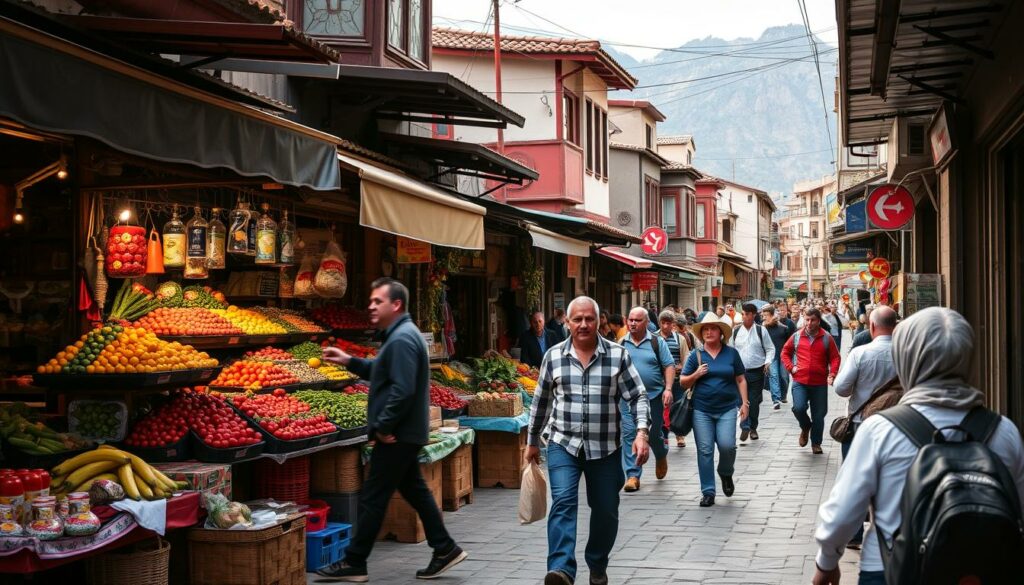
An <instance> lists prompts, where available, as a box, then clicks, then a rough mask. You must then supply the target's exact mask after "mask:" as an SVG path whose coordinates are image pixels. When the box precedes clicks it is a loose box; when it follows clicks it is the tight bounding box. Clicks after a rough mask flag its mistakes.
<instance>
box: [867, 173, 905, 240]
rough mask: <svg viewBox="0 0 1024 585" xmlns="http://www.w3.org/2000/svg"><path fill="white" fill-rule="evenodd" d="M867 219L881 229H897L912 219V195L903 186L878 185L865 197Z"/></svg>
mask: <svg viewBox="0 0 1024 585" xmlns="http://www.w3.org/2000/svg"><path fill="white" fill-rule="evenodd" d="M867 212H868V219H869V220H870V221H871V224H872V225H874V226H875V227H877V228H879V229H883V230H898V229H900V228H902V227H903V226H905V225H907V224H908V223H910V220H912V219H914V196H913V195H911V194H910V191H907V189H906V188H905V187H903V186H898V185H889V184H886V185H879V186H878V187H875V188H874V189H872V190H871V193H869V194H868V197H867Z"/></svg>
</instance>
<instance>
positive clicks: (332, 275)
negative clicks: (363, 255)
mask: <svg viewBox="0 0 1024 585" xmlns="http://www.w3.org/2000/svg"><path fill="white" fill-rule="evenodd" d="M313 288H314V289H315V290H316V293H317V294H318V295H320V296H322V297H324V298H332V299H340V298H341V297H343V296H345V291H347V290H348V275H347V274H346V273H345V255H344V253H343V252H342V251H341V248H340V247H339V246H338V244H337V243H336V242H334V241H331V242H328V243H327V249H326V250H325V251H324V256H323V258H321V259H320V269H319V270H317V271H316V278H314V279H313Z"/></svg>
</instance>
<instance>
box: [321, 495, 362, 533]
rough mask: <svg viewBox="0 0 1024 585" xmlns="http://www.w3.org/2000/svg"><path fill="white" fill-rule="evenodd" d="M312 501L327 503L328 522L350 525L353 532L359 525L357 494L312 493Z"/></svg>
mask: <svg viewBox="0 0 1024 585" xmlns="http://www.w3.org/2000/svg"><path fill="white" fill-rule="evenodd" d="M312 498H313V499H316V500H320V501H322V502H327V505H328V506H330V509H329V510H328V511H327V521H328V522H344V523H345V524H351V525H352V531H353V533H354V532H355V529H356V527H357V526H358V525H359V492H356V493H354V494H320V493H316V492H314V493H313V495H312Z"/></svg>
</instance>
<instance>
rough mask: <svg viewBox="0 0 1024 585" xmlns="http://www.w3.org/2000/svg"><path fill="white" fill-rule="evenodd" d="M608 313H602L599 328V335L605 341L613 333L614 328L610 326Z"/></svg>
mask: <svg viewBox="0 0 1024 585" xmlns="http://www.w3.org/2000/svg"><path fill="white" fill-rule="evenodd" d="M608 317H609V314H608V311H601V320H600V325H599V326H598V328H597V334H598V335H600V336H601V337H604V338H605V339H608V334H610V333H611V331H612V328H611V326H610V325H608Z"/></svg>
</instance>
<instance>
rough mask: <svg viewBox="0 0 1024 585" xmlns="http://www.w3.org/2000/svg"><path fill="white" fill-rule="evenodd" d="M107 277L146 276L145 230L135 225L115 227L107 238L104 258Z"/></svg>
mask: <svg viewBox="0 0 1024 585" xmlns="http://www.w3.org/2000/svg"><path fill="white" fill-rule="evenodd" d="M104 261H105V262H106V265H105V269H106V271H107V276H110V277H111V278H135V277H138V276H143V275H145V274H146V230H145V228H142V227H139V226H136V225H115V226H114V227H112V228H110V235H109V236H107V253H106V255H105V256H104Z"/></svg>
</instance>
